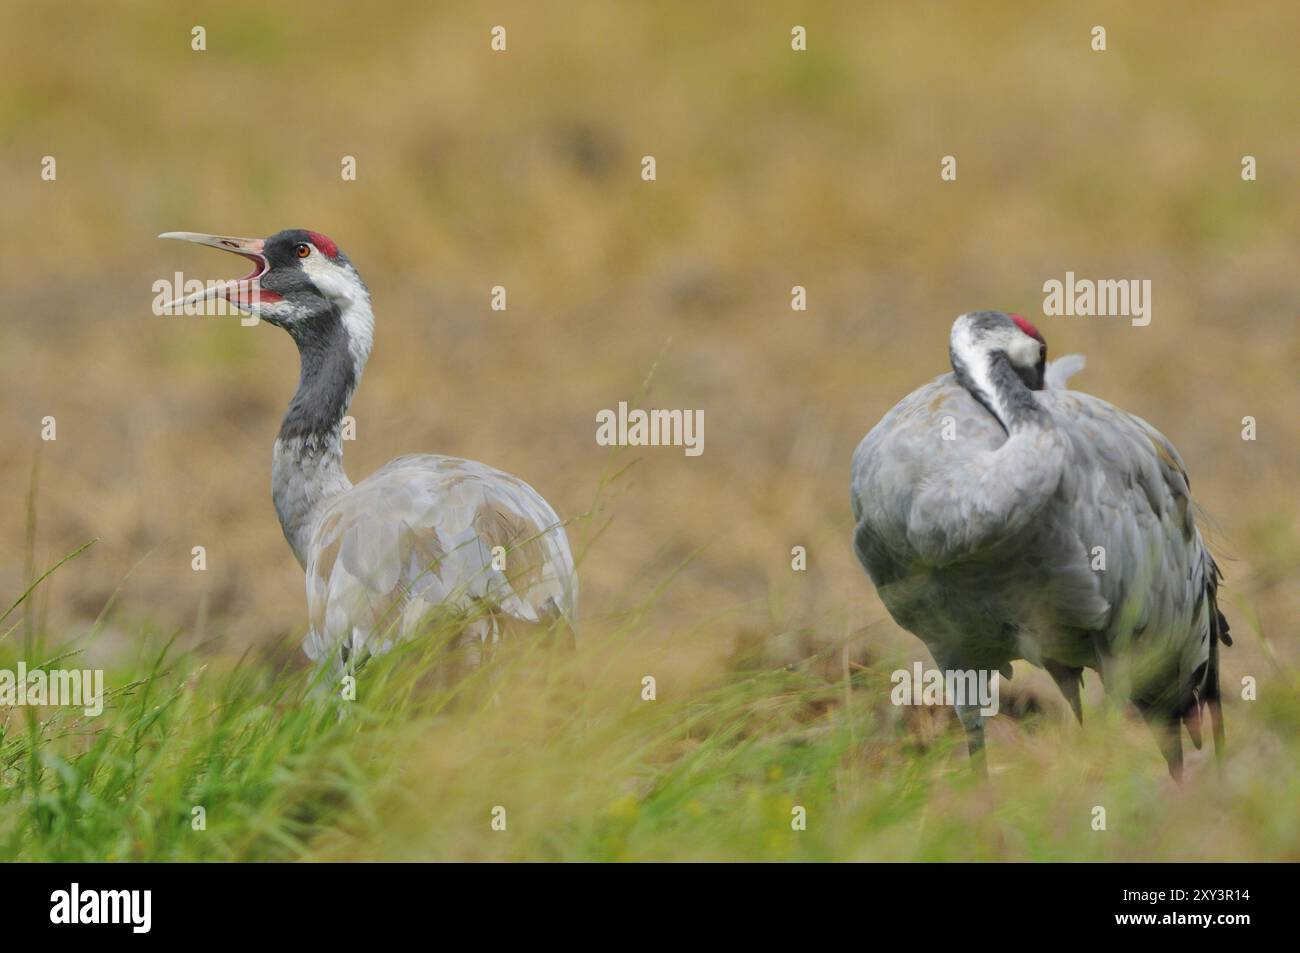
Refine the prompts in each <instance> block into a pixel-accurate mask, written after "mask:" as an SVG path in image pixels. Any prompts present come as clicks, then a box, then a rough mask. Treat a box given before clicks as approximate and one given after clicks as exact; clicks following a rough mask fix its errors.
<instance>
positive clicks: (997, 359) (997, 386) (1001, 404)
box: [948, 350, 1043, 434]
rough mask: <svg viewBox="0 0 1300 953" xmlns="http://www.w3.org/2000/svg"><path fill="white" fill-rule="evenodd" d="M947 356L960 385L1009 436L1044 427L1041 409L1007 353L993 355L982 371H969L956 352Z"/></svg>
mask: <svg viewBox="0 0 1300 953" xmlns="http://www.w3.org/2000/svg"><path fill="white" fill-rule="evenodd" d="M948 354H949V359H950V360H951V361H952V370H953V374H954V375H955V376H956V378H957V383H959V384H961V386H962V387H964V388H966V390H968V391H969V392H970V394H971V396H972V397H974V398H975V399H976V400H978V401H979V402H980V403H981V404H983V405H984V407H985V408H986V409H987V410H988V412H989V413H991V414H992V415H993V416H994V417H995V418H996V419H997V421H998V423H1000V424H1001V425H1002V429H1003V430H1005V431H1006V432H1007V433H1008V434H1010V433H1012V432H1013V431H1015V430H1018V429H1022V428H1024V427H1031V426H1037V425H1041V424H1042V422H1043V409H1042V407H1040V406H1039V404H1038V401H1037V400H1035V399H1034V393H1033V391H1031V390H1030V389H1029V387H1028V386H1027V385H1026V384H1025V382H1024V379H1023V378H1021V376H1020V375H1019V374H1017V373H1016V369H1015V367H1013V366H1012V364H1011V360H1010V358H1008V357H1007V355H1006V353H1005V352H1003V351H993V352H991V353H990V354H989V355H988V358H987V360H986V361H985V363H984V365H983V367H968V366H967V365H966V363H965V362H964V361H963V360H962V359H961V358H960V357H958V355H957V353H956V352H955V351H952V350H949V352H948Z"/></svg>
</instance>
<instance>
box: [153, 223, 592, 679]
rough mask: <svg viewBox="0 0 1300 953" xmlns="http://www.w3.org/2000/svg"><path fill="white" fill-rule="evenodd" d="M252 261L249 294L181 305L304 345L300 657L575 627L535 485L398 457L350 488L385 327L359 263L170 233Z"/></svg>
mask: <svg viewBox="0 0 1300 953" xmlns="http://www.w3.org/2000/svg"><path fill="white" fill-rule="evenodd" d="M163 237H173V238H181V239H184V240H187V241H195V242H199V243H200V244H205V245H210V246H213V247H217V248H222V249H225V250H227V251H233V252H235V253H236V254H240V255H243V256H244V257H245V258H248V259H250V260H252V261H253V262H254V263H255V265H256V266H257V268H256V270H255V272H254V274H252V275H250V276H249V277H248V278H246V279H244V280H242V281H239V282H230V283H228V284H227V285H225V286H220V287H217V288H215V290H213V289H207V290H205V291H203V292H200V293H198V294H197V295H195V296H192V297H191V299H183V301H182V302H177V303H176V304H182V303H188V302H190V301H191V300H198V299H200V298H207V297H216V296H220V297H225V298H228V299H229V300H230V301H231V302H232V303H234V304H236V305H237V306H238V307H239V308H241V309H242V310H244V311H247V312H248V313H250V314H255V315H257V316H258V317H259V318H260V319H261V320H264V321H266V322H268V323H270V324H274V325H276V326H278V327H281V328H284V329H285V330H286V331H287V332H288V333H289V334H290V336H291V337H292V338H293V340H294V342H295V343H296V344H297V345H298V352H299V358H300V364H301V370H300V376H299V382H298V388H297V391H296V392H295V394H294V396H293V399H292V400H291V401H290V403H289V409H288V411H287V412H286V414H285V416H284V420H283V422H282V424H281V426H280V433H279V436H278V438H277V439H276V441H275V447H274V451H273V453H272V462H271V495H272V499H273V501H274V503H275V510H276V514H277V516H278V517H279V519H280V525H281V528H282V529H283V531H284V536H285V539H286V540H287V541H288V543H289V546H290V548H291V549H292V550H293V553H294V556H295V557H296V558H297V559H298V562H299V563H300V564H301V565H302V566H303V569H304V570H305V572H306V584H307V607H308V617H309V620H310V624H311V629H310V631H309V633H308V635H307V637H306V639H305V640H304V643H303V648H304V650H305V651H306V653H307V655H308V656H309V657H311V658H312V659H316V660H320V661H321V662H322V663H324V664H329V665H333V666H335V667H338V668H342V667H355V665H356V664H357V663H358V662H359V661H360V660H362V659H364V658H365V657H366V656H368V655H370V654H375V653H381V652H385V651H387V650H388V649H389V648H391V647H392V645H393V643H394V642H395V641H396V640H398V639H402V638H406V637H409V636H411V635H413V634H415V633H417V632H419V631H420V629H421V627H422V625H423V624H424V623H425V622H427V621H428V620H429V619H430V617H431V616H433V615H435V614H437V615H439V616H441V617H444V618H445V617H447V616H451V617H452V618H453V620H454V621H456V622H458V624H460V625H461V626H462V627H463V633H462V634H463V636H464V638H465V640H467V641H468V642H469V643H470V644H471V647H473V645H474V644H475V643H480V644H481V643H484V642H488V641H495V640H496V639H498V638H499V637H500V635H501V632H502V630H503V628H504V627H505V626H506V625H507V624H510V625H512V626H516V627H518V626H523V627H529V626H532V627H539V628H540V627H545V626H550V625H552V624H555V623H557V622H561V621H563V622H566V623H569V624H572V623H573V622H574V621H575V620H576V617H577V608H578V580H577V573H576V571H575V569H574V564H573V555H572V553H571V551H570V549H569V542H568V538H567V537H566V535H565V532H564V526H563V524H562V523H561V521H560V519H559V517H558V516H556V514H555V511H554V510H553V509H552V508H551V507H550V505H549V504H548V503H547V502H546V501H545V500H544V499H543V498H542V497H541V495H540V494H538V493H537V491H536V490H534V489H533V488H532V487H531V486H529V485H528V484H527V483H524V482H523V481H522V480H519V479H517V478H516V477H513V476H510V475H509V474H507V473H503V472H501V471H500V470H496V469H494V468H492V467H489V466H485V465H484V464H481V463H474V462H472V461H468V460H459V459H456V458H454V457H444V456H433V455H417V456H405V457H399V458H398V459H396V460H394V461H392V462H391V463H389V464H388V465H386V466H384V467H381V468H380V469H379V470H378V471H376V472H375V473H374V474H372V475H371V476H370V477H368V478H367V479H365V480H362V481H361V482H360V483H358V484H357V485H356V486H353V485H352V483H351V481H350V480H348V477H347V474H346V473H345V472H344V470H343V442H342V435H341V428H342V421H343V417H344V414H345V413H346V412H347V408H348V405H349V404H350V403H351V401H352V396H353V394H354V393H355V391H356V388H357V386H358V384H359V383H360V381H361V375H362V372H363V370H364V368H365V365H366V361H367V359H368V358H369V356H370V347H371V341H372V336H373V328H374V315H373V312H372V310H371V304H370V292H369V290H368V289H367V288H366V286H365V283H364V282H363V281H362V280H361V277H360V275H359V274H358V273H357V271H356V268H355V267H354V266H353V265H352V262H351V261H350V260H349V259H348V258H347V256H346V255H344V254H343V252H342V251H341V250H339V248H338V246H337V245H335V244H334V242H333V241H331V240H330V239H329V238H327V237H326V236H324V235H321V234H320V233H318V232H309V231H305V230H302V229H291V230H288V231H283V232H279V233H277V234H275V235H273V236H271V237H270V238H267V239H265V240H263V239H246V238H227V237H221V236H215V235H201V234H195V233H189V232H177V233H168V234H167V235H165V236H163Z"/></svg>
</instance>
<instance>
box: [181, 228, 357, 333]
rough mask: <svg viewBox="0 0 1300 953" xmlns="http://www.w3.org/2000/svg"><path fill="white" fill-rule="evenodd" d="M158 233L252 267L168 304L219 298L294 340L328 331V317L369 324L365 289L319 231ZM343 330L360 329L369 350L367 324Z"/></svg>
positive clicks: (355, 272)
mask: <svg viewBox="0 0 1300 953" xmlns="http://www.w3.org/2000/svg"><path fill="white" fill-rule="evenodd" d="M158 237H159V238H178V239H181V240H183V241H187V242H197V243H198V244H200V245H211V246H212V247H213V248H220V249H222V250H224V251H228V252H233V253H234V254H236V255H241V256H242V257H244V258H247V259H248V260H249V261H251V262H252V263H253V270H252V271H251V272H250V273H249V274H247V275H245V276H244V277H243V278H240V279H238V280H234V281H227V282H216V283H212V284H210V285H209V286H208V287H207V288H205V289H204V290H202V291H196V292H195V293H193V294H191V295H186V296H185V297H183V298H180V299H178V300H176V301H173V302H172V303H171V304H170V305H169V306H168V307H169V308H173V309H174V308H178V307H183V306H185V305H189V304H192V303H194V302H196V301H203V300H207V299H210V298H223V299H225V300H227V301H229V302H230V303H231V304H233V305H234V306H235V307H237V308H239V309H240V310H241V311H246V312H248V313H249V314H253V315H256V316H257V317H258V318H260V319H261V320H263V321H266V322H268V323H270V324H274V325H277V326H278V327H282V328H284V329H285V330H287V331H288V332H289V333H290V334H292V335H293V336H294V338H295V339H298V340H300V341H301V340H302V339H303V338H304V337H306V336H309V335H311V334H312V333H319V332H323V331H325V330H328V325H329V323H330V322H331V321H341V322H343V324H344V325H345V326H347V325H349V324H352V325H356V324H357V323H358V322H361V323H364V324H367V325H368V323H369V316H370V313H371V312H370V292H369V290H367V288H366V285H365V283H364V282H363V281H362V280H361V276H360V275H358V274H357V270H356V268H354V267H353V265H352V262H351V261H349V260H348V256H347V255H345V254H343V252H342V251H341V250H340V249H339V246H338V245H336V244H335V243H334V242H333V241H332V240H331V239H329V238H327V237H326V236H324V235H322V234H321V233H320V232H310V231H307V230H305V229H301V228H290V229H286V230H285V231H282V232H276V233H275V234H274V235H272V236H271V237H270V238H230V237H227V236H223V235H202V234H199V233H197V232H164V233H163V234H161V235H159V236H158ZM363 318H364V319H366V320H365V321H362V319H363ZM347 330H348V331H349V332H350V333H351V334H352V335H353V336H356V335H358V334H362V335H363V336H364V337H365V338H366V350H369V336H370V328H369V327H368V326H367V327H359V326H356V327H352V326H349V327H347Z"/></svg>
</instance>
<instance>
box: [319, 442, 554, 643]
mask: <svg viewBox="0 0 1300 953" xmlns="http://www.w3.org/2000/svg"><path fill="white" fill-rule="evenodd" d="M498 547H499V548H498ZM498 566H501V567H502V568H497V567H498ZM577 603H578V583H577V575H576V573H575V571H574V566H573V556H572V553H571V552H570V549H569V543H568V539H567V537H566V535H565V532H564V527H563V526H562V525H561V524H560V520H559V518H558V517H557V516H556V514H555V511H554V510H553V509H551V507H550V505H549V504H547V502H546V501H545V500H544V499H543V498H542V497H541V496H540V495H539V494H538V493H537V491H536V490H534V489H533V488H532V487H530V486H529V485H528V484H527V483H524V482H523V481H522V480H519V479H517V478H515V477H513V476H510V475H509V474H507V473H503V472H501V471H500V470H496V469H493V468H492V467H488V466H485V465H483V464H480V463H475V462H473V461H469V460H459V459H456V458H454V457H443V456H427V455H416V456H406V457H399V458H398V459H396V460H394V461H393V462H391V463H389V464H388V465H387V466H384V467H382V468H381V469H379V470H377V471H376V472H375V473H374V474H373V475H372V476H370V477H369V478H367V479H365V480H363V481H362V482H360V483H358V484H357V485H356V486H355V487H353V488H352V489H351V490H350V491H349V492H347V493H344V494H342V495H341V496H340V497H339V498H338V499H337V500H336V501H334V502H333V503H332V504H331V505H330V506H328V507H327V508H326V509H325V511H324V512H323V513H322V514H321V516H320V518H319V519H318V520H317V522H316V524H315V526H314V528H313V530H312V535H311V540H310V544H309V547H308V560H307V607H308V613H309V616H310V620H311V631H310V633H309V634H308V636H307V638H306V641H305V642H304V646H303V647H304V649H305V651H306V653H307V655H308V656H309V657H311V658H313V659H317V658H321V657H323V656H325V655H326V654H327V653H330V652H333V651H334V650H335V649H336V647H338V646H339V645H344V646H348V647H349V648H350V650H351V651H356V652H358V653H359V652H361V651H362V650H369V651H371V652H382V651H385V650H386V649H387V648H388V647H389V646H390V644H391V642H392V641H393V639H395V638H400V637H403V636H407V635H410V634H412V633H413V632H414V631H415V629H416V628H418V626H419V625H420V623H421V622H422V621H424V620H425V619H426V618H427V617H428V616H429V614H430V613H431V612H433V611H434V610H437V609H444V610H445V609H448V608H450V609H451V610H452V611H461V612H464V613H467V614H469V613H474V612H477V613H478V616H479V618H478V619H477V621H475V622H474V623H472V625H473V626H474V627H476V634H478V635H479V637H480V638H486V637H487V636H488V634H489V633H491V632H494V631H495V621H494V620H495V618H498V617H500V618H507V619H514V620H518V621H522V622H526V623H536V624H543V625H545V624H548V623H550V622H551V621H554V620H555V619H557V618H560V617H563V618H566V619H568V620H570V621H571V622H572V621H574V620H576V616H577Z"/></svg>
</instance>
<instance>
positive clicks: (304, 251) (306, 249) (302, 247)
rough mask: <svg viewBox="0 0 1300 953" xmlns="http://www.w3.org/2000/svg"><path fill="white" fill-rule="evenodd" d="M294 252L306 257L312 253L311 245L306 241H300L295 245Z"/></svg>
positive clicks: (300, 256)
mask: <svg viewBox="0 0 1300 953" xmlns="http://www.w3.org/2000/svg"><path fill="white" fill-rule="evenodd" d="M293 253H294V254H295V255H297V256H298V257H299V258H306V257H307V256H308V255H310V254H311V246H310V245H308V244H307V243H306V242H299V243H298V244H296V245H294V246H293Z"/></svg>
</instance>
